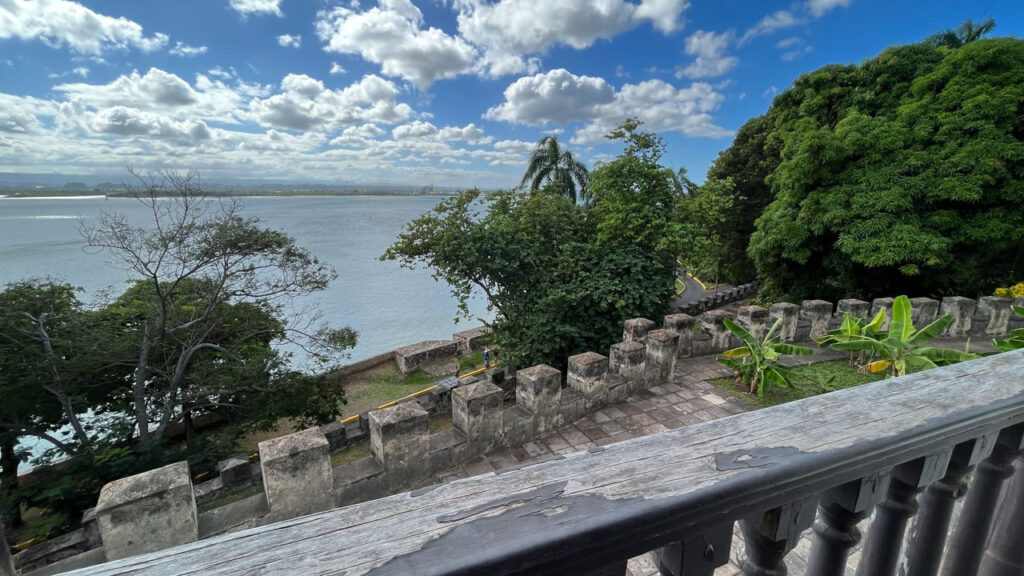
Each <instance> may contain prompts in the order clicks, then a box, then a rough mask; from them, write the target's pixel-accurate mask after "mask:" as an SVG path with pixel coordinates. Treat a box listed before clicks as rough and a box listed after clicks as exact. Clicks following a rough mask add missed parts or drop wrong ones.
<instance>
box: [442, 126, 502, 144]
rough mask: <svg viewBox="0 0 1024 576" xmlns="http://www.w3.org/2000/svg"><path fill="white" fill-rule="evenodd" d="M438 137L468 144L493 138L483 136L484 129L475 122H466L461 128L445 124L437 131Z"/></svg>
mask: <svg viewBox="0 0 1024 576" xmlns="http://www.w3.org/2000/svg"><path fill="white" fill-rule="evenodd" d="M437 136H438V138H440V139H441V140H446V141H449V142H456V141H461V142H466V143H469V144H487V143H490V142H491V141H493V140H494V138H492V137H490V136H484V131H483V129H481V128H478V127H477V126H476V124H466V125H465V126H462V127H461V128H460V127H458V126H445V127H444V128H441V129H440V130H439V131H438V133H437Z"/></svg>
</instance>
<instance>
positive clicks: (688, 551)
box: [654, 522, 732, 576]
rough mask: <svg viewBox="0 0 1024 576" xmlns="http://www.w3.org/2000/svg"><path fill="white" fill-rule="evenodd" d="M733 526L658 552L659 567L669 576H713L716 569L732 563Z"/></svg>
mask: <svg viewBox="0 0 1024 576" xmlns="http://www.w3.org/2000/svg"><path fill="white" fill-rule="evenodd" d="M731 546H732V523H731V522H730V523H729V524H723V525H721V526H717V527H715V528H713V529H711V530H708V531H707V532H704V533H702V534H698V535H696V536H694V537H692V538H687V539H686V540H683V541H681V542H674V543H672V544H669V545H668V546H665V547H662V548H659V549H658V550H656V551H655V553H654V558H655V564H657V566H658V570H659V571H660V572H661V573H662V574H663V575H665V576H713V574H714V573H715V568H718V567H719V566H724V565H725V564H727V563H728V562H729V548H731Z"/></svg>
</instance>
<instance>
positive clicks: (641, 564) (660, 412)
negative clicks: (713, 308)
mask: <svg viewBox="0 0 1024 576" xmlns="http://www.w3.org/2000/svg"><path fill="white" fill-rule="evenodd" d="M804 345H806V346H808V347H810V348H812V349H813V350H814V354H813V355H811V356H799V357H792V358H788V359H786V360H787V361H786V362H785V363H786V364H787V365H791V366H792V365H798V364H811V363H815V362H824V361H828V360H836V359H840V358H844V357H845V354H844V353H842V352H837V351H834V350H829V349H820V348H818V347H817V346H816V345H814V344H813V343H805V344H804ZM715 358H716V356H703V357H697V358H681V359H679V360H678V361H677V362H676V370H675V374H674V376H673V379H672V380H673V381H672V382H669V383H667V384H664V385H661V386H655V387H653V388H650V389H647V390H642V391H641V392H639V393H638V394H636V395H634V396H632V397H630V398H629V399H627V400H626V401H624V402H619V403H617V404H613V405H611V406H607V407H605V408H603V409H601V410H599V411H597V412H594V413H592V414H590V415H588V416H586V417H584V418H581V419H579V420H577V421H576V422H573V423H572V424H569V425H566V426H563V427H562V428H560V429H559V430H557V431H555V432H551V433H549V434H547V435H545V436H543V437H541V438H540V439H538V440H535V441H533V442H530V443H528V444H525V445H523V446H522V447H519V448H514V449H509V448H500V449H498V450H495V451H493V452H491V453H489V454H488V455H487V456H486V457H481V458H478V459H476V460H474V461H472V462H470V463H468V464H465V465H463V466H460V467H458V468H456V469H453V470H448V471H446V472H442V473H440V474H437V475H436V477H435V478H434V480H435V481H437V482H449V481H451V480H455V479H457V478H464V477H468V476H475V475H477V474H485V473H487V472H494V471H496V470H501V469H503V468H508V467H510V466H516V465H519V464H522V463H526V462H535V461H539V460H543V459H546V458H551V457H552V456H554V455H560V454H568V453H571V452H578V451H581V450H589V449H591V448H595V447H597V446H604V445H606V444H611V443H612V442H621V441H623V440H629V439H630V438H637V437H640V436H646V435H648V434H656V433H658V432H664V431H666V430H672V429H676V428H682V427H683V426H689V425H691V424H698V423H700V422H708V421H710V420H714V419H716V418H723V417H725V416H729V415H732V414H739V413H741V412H747V411H750V410H754V409H756V407H755V406H752V405H750V404H748V403H746V402H745V401H744V400H742V399H741V398H738V397H736V396H734V395H731V394H728V393H726V392H724V391H722V390H719V389H718V388H716V387H714V386H713V385H711V384H709V383H708V380H714V379H716V378H724V377H728V376H730V375H731V370H729V369H728V368H726V367H725V366H722V365H721V364H719V363H718V362H717V361H716V360H715ZM734 534H735V535H734V537H733V548H732V556H731V561H730V562H729V564H727V565H726V566H722V567H721V568H719V569H718V570H716V571H715V576H735V575H737V574H739V567H738V561H737V554H738V553H739V552H740V551H741V550H742V548H743V539H742V537H741V536H740V535H739V523H737V524H736V525H735V528H734ZM810 546H811V539H810V530H808V531H807V533H805V534H804V535H803V537H802V538H801V540H800V542H799V544H798V545H797V546H796V548H795V549H794V550H793V551H792V552H791V553H790V554H789V555H788V556H787V558H786V563H787V565H788V566H789V569H790V573H791V574H803V573H804V570H805V568H806V563H807V554H808V553H809V552H810ZM858 558H859V552H855V553H854V554H853V555H851V557H850V566H848V570H847V572H848V573H849V574H851V575H852V574H853V571H852V570H853V569H854V568H853V567H855V566H856V561H857V559H858ZM657 574H658V571H657V569H656V568H655V566H654V563H653V562H652V561H651V560H650V558H649V557H648V556H646V555H645V556H640V557H637V558H634V559H632V560H630V562H629V569H628V572H627V575H628V576H655V575H657Z"/></svg>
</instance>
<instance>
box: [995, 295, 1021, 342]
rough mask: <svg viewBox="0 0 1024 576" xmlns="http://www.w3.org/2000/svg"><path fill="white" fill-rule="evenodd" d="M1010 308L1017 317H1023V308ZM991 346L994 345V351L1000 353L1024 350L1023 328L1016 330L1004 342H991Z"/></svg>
mask: <svg viewBox="0 0 1024 576" xmlns="http://www.w3.org/2000/svg"><path fill="white" fill-rule="evenodd" d="M1011 308H1012V309H1013V311H1014V312H1016V313H1017V315H1018V316H1024V306H1011ZM992 344H994V345H995V347H996V349H997V350H999V351H1000V352H1009V351H1010V350H1020V349H1021V348H1024V328H1017V329H1016V330H1014V331H1013V332H1011V333H1010V337H1009V338H1007V339H1005V340H993V341H992Z"/></svg>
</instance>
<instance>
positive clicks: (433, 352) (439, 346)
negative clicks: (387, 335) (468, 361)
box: [395, 340, 459, 374]
mask: <svg viewBox="0 0 1024 576" xmlns="http://www.w3.org/2000/svg"><path fill="white" fill-rule="evenodd" d="M458 354H459V343H458V342H456V341H455V340H426V341H424V342H419V343H417V344H412V345H410V346H404V347H402V348H399V349H397V350H395V362H396V363H397V364H398V369H399V370H401V371H402V374H410V373H412V372H415V371H416V370H418V369H419V368H420V367H422V366H423V365H424V364H426V363H427V362H430V361H431V360H437V359H439V358H451V357H453V356H458Z"/></svg>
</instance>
